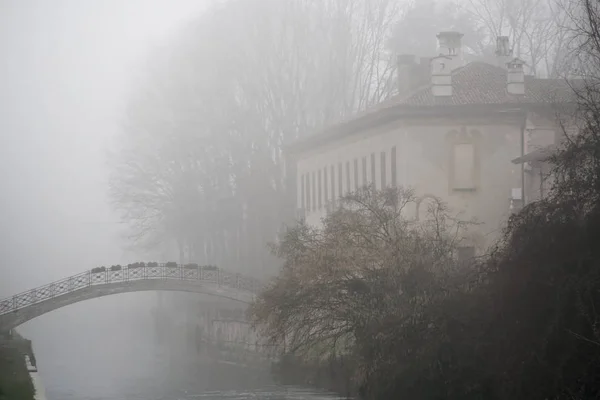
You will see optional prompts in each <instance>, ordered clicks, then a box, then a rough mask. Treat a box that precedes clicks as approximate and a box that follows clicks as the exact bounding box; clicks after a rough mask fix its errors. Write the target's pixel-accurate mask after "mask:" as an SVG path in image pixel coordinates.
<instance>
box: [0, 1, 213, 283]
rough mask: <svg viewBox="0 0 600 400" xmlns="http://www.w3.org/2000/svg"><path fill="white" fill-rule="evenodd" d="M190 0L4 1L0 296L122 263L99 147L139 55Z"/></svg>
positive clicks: (191, 10) (194, 7)
mask: <svg viewBox="0 0 600 400" xmlns="http://www.w3.org/2000/svg"><path fill="white" fill-rule="evenodd" d="M202 8H203V5H202V2H199V1H196V0H175V1H162V0H150V1H146V0H132V1H126V2H121V1H117V0H115V1H113V0H108V1H105V0H102V1H85V2H83V1H77V0H59V1H53V2H48V1H43V0H39V1H30V0H26V1H11V0H8V1H2V2H1V4H0V51H1V52H2V61H1V62H0V93H1V94H0V141H1V142H0V175H1V182H2V197H1V200H0V202H1V209H2V214H1V221H2V222H1V224H0V229H1V243H2V244H1V246H2V251H1V254H2V255H3V259H4V261H3V266H2V274H3V276H2V279H0V285H1V286H0V291H1V293H2V294H3V295H9V294H10V293H14V292H15V291H21V290H25V289H27V288H30V287H33V286H37V285H41V284H44V283H47V282H49V281H51V280H55V279H58V278H61V277H64V276H66V275H69V274H73V273H77V272H80V271H84V270H86V269H90V268H92V267H94V266H98V265H104V264H111V263H112V264H118V263H126V262H127V261H128V260H130V259H131V258H132V256H131V255H129V254H127V253H126V252H124V246H123V243H122V236H121V231H122V229H121V226H120V225H119V223H118V218H117V217H116V216H115V215H114V213H113V212H112V210H111V209H110V207H109V204H108V197H107V196H108V186H107V182H108V173H109V171H108V168H107V160H106V151H107V150H108V148H109V145H110V141H111V138H113V137H114V135H115V134H116V133H117V132H118V131H119V130H120V129H121V128H122V127H121V125H122V124H121V121H122V115H123V112H124V104H125V103H126V102H127V100H128V99H127V94H128V92H129V91H130V88H131V84H130V82H131V81H132V78H134V77H135V76H136V75H138V74H139V71H140V69H142V68H145V66H144V61H145V60H144V57H147V56H148V53H149V51H151V50H152V49H153V48H155V47H156V46H158V45H160V44H161V43H163V42H164V41H166V40H167V39H168V38H169V36H170V35H172V33H173V30H174V29H176V28H177V27H178V26H180V25H181V24H182V23H183V22H185V21H186V20H188V19H190V18H191V17H193V16H194V15H196V14H198V13H199V12H201V10H202Z"/></svg>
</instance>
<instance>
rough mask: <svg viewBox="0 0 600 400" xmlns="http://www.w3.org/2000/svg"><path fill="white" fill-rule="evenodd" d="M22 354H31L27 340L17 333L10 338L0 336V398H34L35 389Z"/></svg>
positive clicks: (6, 399)
mask: <svg viewBox="0 0 600 400" xmlns="http://www.w3.org/2000/svg"><path fill="white" fill-rule="evenodd" d="M24 354H29V355H30V357H32V355H33V352H32V350H31V342H30V341H29V340H26V339H24V338H22V337H20V336H19V335H17V334H14V335H13V336H12V337H10V338H9V337H1V336H0V400H33V399H34V395H35V389H34V388H33V382H32V381H31V377H30V375H29V372H28V371H27V367H26V366H25V359H24ZM32 361H33V358H32Z"/></svg>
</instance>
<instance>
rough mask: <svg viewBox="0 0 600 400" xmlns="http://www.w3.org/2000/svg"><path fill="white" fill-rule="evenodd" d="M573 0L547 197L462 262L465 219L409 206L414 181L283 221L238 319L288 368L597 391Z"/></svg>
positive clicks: (591, 23)
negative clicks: (567, 76)
mask: <svg viewBox="0 0 600 400" xmlns="http://www.w3.org/2000/svg"><path fill="white" fill-rule="evenodd" d="M581 4H582V5H583V8H582V9H578V14H573V18H574V21H575V22H576V29H577V34H576V35H574V38H575V39H574V40H577V41H578V50H579V53H578V55H577V56H576V59H574V62H575V63H576V64H577V66H578V69H579V71H578V72H579V75H581V76H584V77H585V79H584V82H585V84H584V85H583V86H582V87H578V88H574V89H575V92H576V97H577V103H578V107H577V111H575V112H574V114H573V113H572V114H571V115H569V117H570V120H571V121H576V123H577V125H578V128H579V134H577V135H566V140H565V141H564V142H563V143H562V145H561V147H560V149H559V150H558V151H557V153H556V154H555V155H554V156H552V157H551V160H550V161H551V162H552V164H553V171H552V180H553V188H552V190H551V192H550V193H549V194H548V196H547V197H546V198H544V199H543V200H540V201H538V202H535V203H531V204H529V205H527V206H526V207H525V208H524V209H523V210H521V211H520V212H519V213H517V214H515V215H513V216H512V217H511V218H510V221H509V223H508V226H507V228H506V229H505V231H504V234H503V237H502V239H501V240H500V241H499V242H498V243H497V244H496V246H495V247H494V248H493V250H492V251H491V253H490V254H489V255H488V256H486V257H485V258H484V259H480V260H474V262H473V263H470V264H464V263H458V262H457V261H456V258H455V253H456V252H455V250H456V246H457V245H458V244H459V243H460V238H461V232H462V231H463V230H465V229H468V228H469V224H468V223H466V222H463V221H456V220H453V219H452V218H451V217H450V215H451V214H450V212H449V210H447V209H445V207H444V205H443V203H441V202H439V201H432V202H430V203H429V205H428V206H427V207H426V208H427V210H426V211H424V210H423V208H424V207H423V205H421V209H422V210H421V212H422V213H424V215H422V216H421V215H419V218H418V219H415V218H414V216H415V213H414V208H415V206H416V204H417V203H418V202H419V199H418V197H415V196H414V194H412V193H411V192H410V191H403V190H399V191H396V190H389V191H385V192H376V191H372V190H370V189H365V190H363V191H361V192H358V193H354V194H351V195H348V196H347V197H346V198H344V199H343V200H342V201H341V204H340V205H341V207H340V209H339V210H338V211H336V212H333V213H331V214H330V215H328V216H327V218H326V219H325V221H324V228H323V230H315V229H312V228H310V227H308V226H305V225H302V224H301V225H299V226H298V227H296V228H293V229H291V230H289V231H288V233H287V234H286V236H285V237H284V239H283V240H282V241H281V242H280V243H279V245H278V246H276V247H275V253H276V254H277V255H278V256H279V257H281V258H282V259H283V260H284V261H285V266H284V269H283V270H282V272H281V273H280V275H279V276H278V277H277V278H276V280H275V281H274V282H273V283H272V284H271V286H269V287H268V288H267V289H266V290H265V292H264V293H262V295H261V296H260V298H259V299H258V300H257V302H256V303H255V304H254V305H253V307H252V309H251V312H250V316H251V318H253V321H254V323H255V324H256V326H257V327H258V328H259V329H260V330H261V332H262V333H263V335H264V336H265V337H266V338H267V339H268V340H269V341H270V342H271V343H273V344H276V345H278V346H279V347H280V349H281V351H282V353H283V354H285V355H286V357H287V359H290V358H292V357H297V358H299V359H300V360H302V361H301V362H297V363H293V365H301V364H303V365H310V364H311V363H316V364H318V365H327V362H328V360H336V359H339V357H340V356H343V357H346V358H348V359H354V360H356V365H355V366H354V367H353V369H352V371H349V373H348V376H350V377H351V378H352V379H353V381H354V382H355V384H356V385H357V387H358V392H359V395H360V396H361V397H363V398H366V399H382V400H383V399H400V398H405V399H413V400H417V399H486V400H488V399H499V400H500V399H502V400H504V399H506V400H508V399H510V400H514V399H540V400H541V399H596V398H600V245H599V244H600V103H599V102H598V95H599V94H600V92H599V90H598V86H597V82H598V67H599V66H600V31H599V30H598V29H599V28H598V23H599V22H600V18H599V16H600V14H599V13H598V10H599V6H598V3H597V2H596V1H591V0H589V1H588V0H585V1H582V2H581ZM573 117H575V118H573ZM403 210H404V211H403ZM284 360H285V358H284ZM294 368H297V369H298V368H299V367H294ZM288 370H289V371H292V370H293V369H292V367H288ZM341 371H342V369H340V368H338V370H337V372H341ZM296 373H299V374H302V373H301V371H296ZM304 376H309V374H306V373H305V374H304Z"/></svg>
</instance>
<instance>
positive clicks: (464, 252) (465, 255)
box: [457, 246, 475, 263]
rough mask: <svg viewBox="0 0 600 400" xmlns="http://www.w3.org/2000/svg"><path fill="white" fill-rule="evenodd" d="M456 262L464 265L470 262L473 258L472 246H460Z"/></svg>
mask: <svg viewBox="0 0 600 400" xmlns="http://www.w3.org/2000/svg"><path fill="white" fill-rule="evenodd" d="M457 250H458V262H460V263H464V262H467V261H471V260H472V259H474V258H475V247H473V246H462V247H459V248H458V249H457Z"/></svg>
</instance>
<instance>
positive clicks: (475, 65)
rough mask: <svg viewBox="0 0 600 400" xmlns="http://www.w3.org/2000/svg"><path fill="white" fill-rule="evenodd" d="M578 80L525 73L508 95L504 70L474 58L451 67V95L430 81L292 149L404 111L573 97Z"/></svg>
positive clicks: (440, 110)
mask: <svg viewBox="0 0 600 400" xmlns="http://www.w3.org/2000/svg"><path fill="white" fill-rule="evenodd" d="M580 82H581V81H580V80H572V81H567V80H564V79H540V78H535V77H533V76H525V94H524V95H511V94H509V93H508V92H507V90H506V86H507V71H506V70H505V69H504V68H500V67H497V66H495V65H492V64H488V63H485V62H481V61H473V62H470V63H468V64H467V65H465V66H463V67H460V68H457V69H456V70H454V71H452V96H447V97H435V96H434V95H433V93H432V90H431V88H432V85H431V83H430V82H429V83H427V84H426V85H424V86H421V87H420V88H417V89H416V90H414V91H413V92H412V93H409V94H408V95H404V96H401V95H397V96H394V97H392V98H390V99H388V100H386V101H384V102H382V103H380V104H378V105H376V106H374V107H371V108H369V109H368V110H366V111H364V112H361V113H359V114H356V115H354V116H352V117H351V118H349V119H346V120H344V121H341V122H340V123H338V124H336V125H333V126H330V127H329V128H327V129H325V130H323V131H320V132H318V133H315V134H313V135H310V136H308V137H306V138H304V139H301V140H299V141H298V142H296V143H295V144H293V145H292V146H291V148H292V149H294V148H296V149H299V148H307V147H312V146H314V145H317V144H318V143H321V142H322V141H323V140H326V139H327V138H331V137H338V136H340V135H341V134H343V133H344V132H342V131H345V132H346V133H351V132H352V131H357V130H361V129H363V128H366V127H373V126H377V125H378V124H379V123H381V122H384V121H389V120H390V119H393V117H394V116H395V117H396V119H397V118H399V117H400V116H402V115H406V114H415V113H418V114H422V113H426V114H428V115H432V114H435V113H443V111H448V112H453V111H456V110H457V109H465V108H468V109H473V107H474V106H478V107H485V108H486V109H489V108H496V107H495V106H540V105H542V106H543V105H546V106H549V105H551V104H557V103H563V104H566V103H572V102H574V101H575V97H574V93H573V88H575V87H577V86H579V85H581V83H580Z"/></svg>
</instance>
